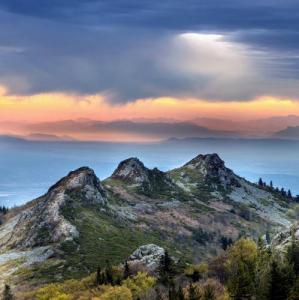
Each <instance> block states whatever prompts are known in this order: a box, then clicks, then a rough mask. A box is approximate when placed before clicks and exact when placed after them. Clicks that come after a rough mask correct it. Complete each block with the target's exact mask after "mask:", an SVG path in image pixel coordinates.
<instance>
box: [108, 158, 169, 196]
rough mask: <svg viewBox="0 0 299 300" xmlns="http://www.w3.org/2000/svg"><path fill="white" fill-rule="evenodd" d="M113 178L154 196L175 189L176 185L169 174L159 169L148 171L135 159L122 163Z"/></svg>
mask: <svg viewBox="0 0 299 300" xmlns="http://www.w3.org/2000/svg"><path fill="white" fill-rule="evenodd" d="M111 178H112V179H118V180H121V181H123V182H125V183H126V184H129V185H131V186H133V187H138V188H139V190H140V191H141V192H144V193H146V194H152V195H153V194H155V193H160V192H162V191H165V190H166V189H168V190H169V189H171V188H174V184H173V182H172V180H171V179H170V177H169V175H168V174H167V173H165V172H162V171H160V170H158V169H157V168H154V169H148V168H146V167H145V166H144V164H143V163H142V162H141V161H140V160H139V159H138V158H135V157H133V158H129V159H126V160H124V161H122V162H121V163H120V164H119V165H118V167H117V169H116V170H115V171H114V172H113V174H112V176H111Z"/></svg>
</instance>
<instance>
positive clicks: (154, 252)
mask: <svg viewBox="0 0 299 300" xmlns="http://www.w3.org/2000/svg"><path fill="white" fill-rule="evenodd" d="M164 255H165V250H164V248H162V247H159V246H157V245H155V244H148V245H142V246H140V247H139V248H138V249H136V250H135V251H134V252H133V253H132V254H131V255H130V257H129V258H128V260H127V263H128V264H129V266H131V267H134V266H138V267H140V266H141V267H144V268H145V269H147V270H148V271H149V272H157V270H158V268H159V264H160V261H161V258H162V257H163V256H164Z"/></svg>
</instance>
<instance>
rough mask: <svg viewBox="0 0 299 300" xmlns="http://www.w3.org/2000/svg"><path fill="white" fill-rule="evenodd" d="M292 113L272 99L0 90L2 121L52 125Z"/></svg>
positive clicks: (294, 105) (294, 107)
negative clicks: (127, 98) (113, 98)
mask: <svg viewBox="0 0 299 300" xmlns="http://www.w3.org/2000/svg"><path fill="white" fill-rule="evenodd" d="M288 114H298V115H299V104H298V102H296V101H291V100H289V99H279V98H275V97H270V96H264V97H261V98H258V99H254V100H252V101H246V102H209V101H205V100H201V99H186V100H179V99H176V98H167V97H162V98H157V99H144V100H143V99H141V100H138V101H136V102H131V103H128V104H123V105H112V104H110V103H108V102H106V101H105V98H104V97H103V96H102V95H86V96H78V95H72V94H65V93H47V94H37V95H33V96H13V95H7V94H6V93H5V89H3V88H1V89H0V118H1V120H2V121H7V122H13V121H16V122H18V121H22V122H48V121H57V120H64V119H78V118H90V119H96V120H104V121H109V120H115V119H134V118H170V119H176V120H190V119H194V118H198V117H211V118H225V119H231V120H249V119H257V118H264V117H271V116H274V115H288Z"/></svg>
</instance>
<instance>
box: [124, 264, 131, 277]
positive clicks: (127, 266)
mask: <svg viewBox="0 0 299 300" xmlns="http://www.w3.org/2000/svg"><path fill="white" fill-rule="evenodd" d="M130 276H131V270H130V267H129V264H128V262H127V261H126V262H125V266H124V279H127V278H128V277H130Z"/></svg>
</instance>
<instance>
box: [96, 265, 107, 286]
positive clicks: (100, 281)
mask: <svg viewBox="0 0 299 300" xmlns="http://www.w3.org/2000/svg"><path fill="white" fill-rule="evenodd" d="M104 283H105V279H104V275H103V273H102V270H101V268H100V267H98V268H97V275H96V284H97V285H101V284H104Z"/></svg>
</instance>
